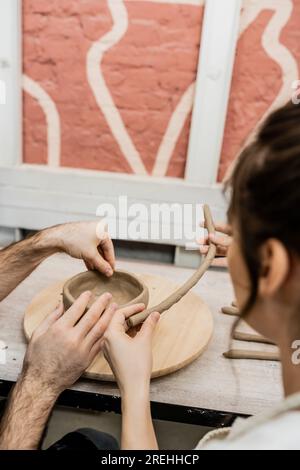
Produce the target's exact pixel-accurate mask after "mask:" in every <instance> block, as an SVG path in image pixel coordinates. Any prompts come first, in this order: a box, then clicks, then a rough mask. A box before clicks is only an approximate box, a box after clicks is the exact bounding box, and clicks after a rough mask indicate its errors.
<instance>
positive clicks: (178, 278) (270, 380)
mask: <svg viewBox="0 0 300 470" xmlns="http://www.w3.org/2000/svg"><path fill="white" fill-rule="evenodd" d="M118 268H120V269H124V270H127V271H131V272H133V273H136V274H153V275H159V276H163V277H165V278H168V279H170V280H171V281H173V282H176V283H177V284H182V283H183V282H184V281H185V280H186V279H187V278H188V277H189V276H190V274H191V270H190V269H183V268H177V267H174V266H170V265H163V264H153V263H145V262H132V261H125V260H123V261H122V260H119V261H118ZM83 270H84V267H83V263H82V262H81V261H78V260H73V259H71V258H69V257H67V256H66V255H63V254H59V255H55V256H53V257H51V258H49V259H48V260H47V261H45V262H44V263H43V264H42V265H41V266H39V268H38V269H37V270H36V271H35V272H33V273H32V274H31V276H29V277H28V278H27V279H26V280H25V281H24V282H23V283H22V284H21V285H20V286H19V287H18V288H17V289H16V290H15V291H14V292H12V293H11V294H10V295H9V296H8V297H7V298H6V299H5V300H4V301H3V302H2V303H1V304H0V341H2V342H4V343H5V345H6V346H7V349H6V364H1V362H0V396H2V397H3V396H7V394H8V393H9V391H10V389H11V387H12V386H13V384H14V383H15V381H16V380H17V377H18V374H19V372H20V369H21V365H22V359H23V356H24V352H25V348H26V341H25V338H24V334H23V327H22V319H23V314H24V311H25V308H26V306H27V305H28V304H29V303H30V301H31V299H32V298H33V296H34V295H36V294H37V293H38V292H39V291H41V290H42V289H44V288H45V287H47V286H48V285H49V284H51V283H54V282H56V281H58V280H61V279H65V278H68V277H70V276H72V275H74V274H76V273H78V272H80V271H83ZM194 291H195V292H196V293H198V294H199V295H200V296H201V297H202V298H203V299H204V300H205V302H206V303H207V304H208V306H209V307H210V309H211V311H212V313H213V316H214V324H215V327H214V334H213V338H212V340H211V342H210V344H209V346H208V348H207V350H206V351H205V352H204V353H203V354H202V355H201V356H200V357H199V358H198V359H196V360H195V361H194V362H193V363H192V364H190V365H189V366H187V367H185V368H183V369H181V370H180V371H178V372H175V373H173V374H170V375H168V376H165V377H161V378H157V379H154V380H153V381H152V382H151V402H152V413H153V417H154V418H157V419H165V420H171V421H178V422H185V423H191V424H199V425H203V426H211V427H220V426H228V425H230V424H231V423H232V421H233V420H234V419H235V418H236V416H237V415H238V416H248V415H252V414H256V413H259V412H261V411H263V410H265V409H267V408H269V407H271V406H273V405H274V404H276V403H277V402H278V401H279V400H280V399H281V397H282V389H281V384H280V382H281V381H280V372H281V371H280V363H279V362H270V361H269V362H267V361H255V360H236V361H233V360H228V359H225V358H223V357H222V353H223V352H224V351H226V350H227V349H228V348H229V344H230V340H229V337H230V330H231V326H232V323H233V321H234V318H233V317H230V316H227V315H224V314H221V313H220V309H221V307H222V306H224V305H229V304H230V303H231V301H232V300H233V298H234V296H233V292H232V287H231V283H230V280H229V276H228V273H227V272H226V271H225V270H220V269H219V270H218V269H215V268H212V269H210V270H209V271H208V272H207V273H206V274H205V276H204V277H203V279H202V280H201V281H200V283H199V284H198V285H197V286H196V287H195V288H194ZM249 345H250V343H249ZM249 345H247V348H248V349H249V347H251V346H249ZM256 347H257V346H256ZM58 404H60V405H63V406H69V407H76V408H81V409H89V410H95V411H114V412H119V411H120V398H119V391H118V388H117V386H116V385H115V384H114V383H109V382H106V383H105V382H97V381H92V380H87V379H84V380H80V381H78V382H77V383H76V384H75V385H74V387H72V389H70V390H66V391H65V392H64V393H63V394H62V395H61V397H60V398H59V401H58Z"/></svg>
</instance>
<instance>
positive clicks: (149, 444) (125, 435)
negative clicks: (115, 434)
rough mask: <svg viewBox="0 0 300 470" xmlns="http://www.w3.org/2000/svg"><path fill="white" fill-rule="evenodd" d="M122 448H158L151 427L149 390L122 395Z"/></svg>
mask: <svg viewBox="0 0 300 470" xmlns="http://www.w3.org/2000/svg"><path fill="white" fill-rule="evenodd" d="M121 447H122V449H124V450H151V449H158V445H157V440H156V436H155V432H154V428H153V423H152V418H151V409H150V399H149V392H148V391H146V392H142V393H141V392H140V391H139V390H138V391H137V392H135V393H133V392H132V393H128V394H124V397H122V443H121Z"/></svg>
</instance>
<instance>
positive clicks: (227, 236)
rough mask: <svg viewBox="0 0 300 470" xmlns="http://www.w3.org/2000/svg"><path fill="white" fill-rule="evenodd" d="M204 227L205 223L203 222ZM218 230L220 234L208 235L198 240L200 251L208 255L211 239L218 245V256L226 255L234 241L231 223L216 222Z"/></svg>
mask: <svg viewBox="0 0 300 470" xmlns="http://www.w3.org/2000/svg"><path fill="white" fill-rule="evenodd" d="M201 225H202V227H204V223H203V224H201ZM215 229H216V232H219V233H220V234H222V235H220V234H215V235H207V236H206V237H205V238H203V239H201V240H199V241H198V243H199V249H200V253H201V254H202V255H206V253H207V252H208V248H209V241H212V242H213V243H214V244H215V245H217V256H221V257H226V256H227V252H228V248H229V246H230V244H231V242H232V236H231V235H232V231H231V228H230V226H229V225H227V224H216V225H215Z"/></svg>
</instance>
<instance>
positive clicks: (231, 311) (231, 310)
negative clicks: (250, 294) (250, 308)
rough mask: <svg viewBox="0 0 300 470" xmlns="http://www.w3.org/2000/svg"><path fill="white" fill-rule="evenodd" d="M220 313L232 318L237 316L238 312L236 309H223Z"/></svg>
mask: <svg viewBox="0 0 300 470" xmlns="http://www.w3.org/2000/svg"><path fill="white" fill-rule="evenodd" d="M221 311H222V313H225V314H226V315H234V316H237V317H238V316H239V314H240V311H239V309H238V308H236V307H223V308H222V309H221Z"/></svg>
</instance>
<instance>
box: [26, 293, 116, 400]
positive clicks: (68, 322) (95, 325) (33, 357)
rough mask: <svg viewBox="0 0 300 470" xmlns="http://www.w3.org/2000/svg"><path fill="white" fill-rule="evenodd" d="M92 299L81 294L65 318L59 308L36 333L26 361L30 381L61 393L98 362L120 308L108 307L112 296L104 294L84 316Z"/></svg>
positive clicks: (113, 305) (87, 294)
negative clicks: (115, 314)
mask: <svg viewBox="0 0 300 470" xmlns="http://www.w3.org/2000/svg"><path fill="white" fill-rule="evenodd" d="M90 297H91V293H90V292H84V293H83V294H81V295H80V297H79V298H78V299H77V300H76V302H74V304H73V305H72V306H71V307H70V308H69V310H67V312H66V313H65V314H64V315H62V313H63V308H62V306H60V307H58V308H57V310H55V311H54V312H53V313H52V314H51V315H49V316H48V317H47V318H46V319H45V320H44V322H42V324H41V325H40V326H39V327H38V328H37V329H36V330H35V332H34V333H33V336H32V338H31V340H30V343H29V346H28V349H27V352H26V355H25V358H24V368H23V374H25V375H26V376H27V379H28V380H32V382H33V383H36V382H41V383H42V384H43V386H44V387H48V388H49V389H50V390H51V391H52V392H54V393H56V394H59V393H61V392H62V391H63V390H64V389H66V388H67V387H70V386H71V385H72V384H73V383H74V382H76V380H77V379H78V378H79V377H80V376H81V374H82V373H83V371H84V370H85V369H86V368H87V367H88V366H89V365H90V364H91V363H92V361H93V360H94V359H95V357H96V355H97V354H98V353H99V352H100V350H101V347H102V343H103V335H104V333H105V331H106V329H107V327H108V324H109V322H110V320H111V319H112V317H113V315H114V313H115V311H116V308H117V305H116V304H111V305H108V304H109V302H110V300H111V294H109V293H107V294H103V295H102V296H101V297H99V298H98V299H97V300H96V301H95V302H94V304H93V305H92V306H91V307H90V309H89V310H88V311H87V312H86V313H85V314H84V312H85V309H86V308H87V304H88V302H89V300H90Z"/></svg>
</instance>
